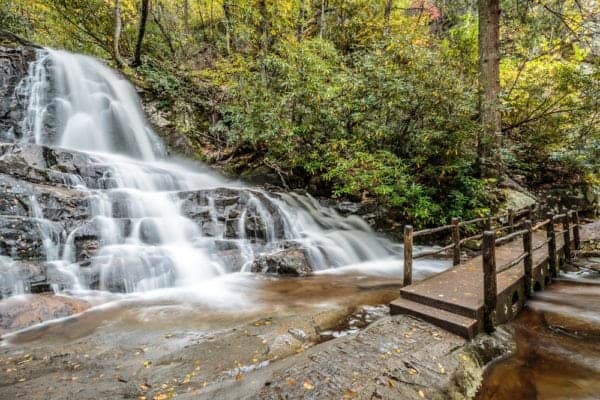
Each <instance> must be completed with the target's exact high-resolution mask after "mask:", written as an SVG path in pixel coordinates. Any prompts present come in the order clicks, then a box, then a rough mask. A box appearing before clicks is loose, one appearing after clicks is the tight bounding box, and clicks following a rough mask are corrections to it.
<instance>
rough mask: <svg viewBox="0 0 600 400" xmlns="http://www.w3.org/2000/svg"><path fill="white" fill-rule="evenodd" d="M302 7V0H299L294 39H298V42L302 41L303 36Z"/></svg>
mask: <svg viewBox="0 0 600 400" xmlns="http://www.w3.org/2000/svg"><path fill="white" fill-rule="evenodd" d="M304 7H305V6H304V1H303V0H300V4H299V8H300V9H299V11H300V13H299V16H298V25H297V26H296V40H297V41H298V43H300V42H301V41H302V36H304V23H305V19H306V9H305V8H304Z"/></svg>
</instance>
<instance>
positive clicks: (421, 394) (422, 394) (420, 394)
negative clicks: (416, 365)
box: [419, 390, 425, 399]
mask: <svg viewBox="0 0 600 400" xmlns="http://www.w3.org/2000/svg"><path fill="white" fill-rule="evenodd" d="M419 396H421V398H422V399H424V398H425V393H424V392H423V391H422V390H419Z"/></svg>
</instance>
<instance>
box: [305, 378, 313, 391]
mask: <svg viewBox="0 0 600 400" xmlns="http://www.w3.org/2000/svg"><path fill="white" fill-rule="evenodd" d="M314 388H315V386H314V385H313V384H312V382H311V381H309V380H306V381H304V389H306V390H313V389H314Z"/></svg>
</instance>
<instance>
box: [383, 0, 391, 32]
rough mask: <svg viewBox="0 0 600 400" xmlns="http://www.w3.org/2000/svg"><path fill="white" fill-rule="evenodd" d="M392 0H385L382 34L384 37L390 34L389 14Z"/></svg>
mask: <svg viewBox="0 0 600 400" xmlns="http://www.w3.org/2000/svg"><path fill="white" fill-rule="evenodd" d="M392 3H393V0H387V3H386V5H385V11H384V14H383V36H384V37H386V36H388V35H389V34H390V16H391V15H392V5H393V4H392Z"/></svg>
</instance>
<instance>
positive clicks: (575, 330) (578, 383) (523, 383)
mask: <svg viewBox="0 0 600 400" xmlns="http://www.w3.org/2000/svg"><path fill="white" fill-rule="evenodd" d="M513 325H514V327H515V335H516V336H515V339H516V343H517V352H516V354H515V355H514V356H511V357H510V358H508V359H506V360H504V361H501V362H498V363H497V364H495V365H493V366H492V367H491V368H490V369H489V371H488V373H487V376H486V380H485V384H484V387H483V388H482V390H481V393H480V397H479V400H509V399H510V400H515V399H540V400H542V399H543V400H555V399H556V400H558V399H599V398H600V282H598V281H596V283H590V281H589V280H586V281H581V280H580V281H571V282H557V283H554V284H553V285H552V286H550V288H549V290H547V291H545V292H542V293H540V294H536V295H535V297H534V298H533V300H532V301H531V302H529V303H528V305H527V307H526V309H525V310H524V311H523V312H522V313H521V314H520V315H519V317H518V318H517V320H516V321H515V322H513Z"/></svg>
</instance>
